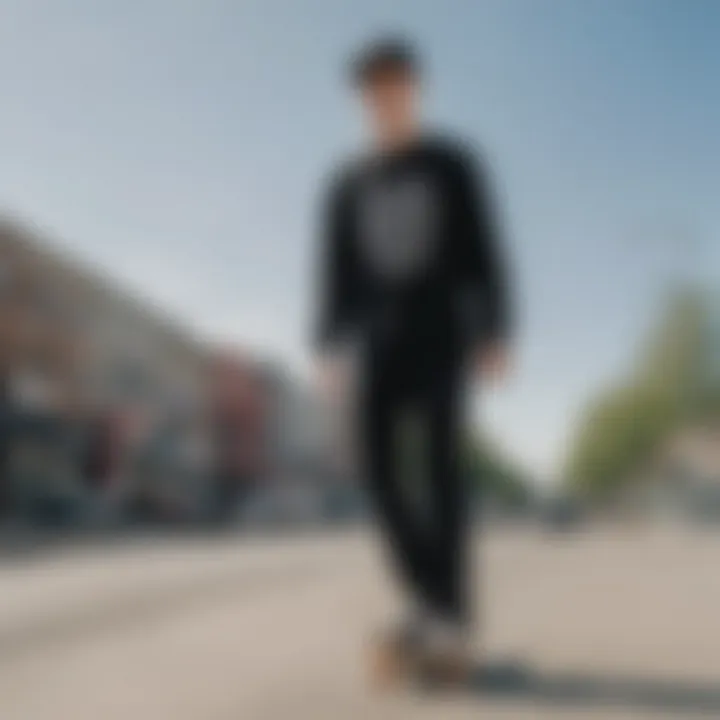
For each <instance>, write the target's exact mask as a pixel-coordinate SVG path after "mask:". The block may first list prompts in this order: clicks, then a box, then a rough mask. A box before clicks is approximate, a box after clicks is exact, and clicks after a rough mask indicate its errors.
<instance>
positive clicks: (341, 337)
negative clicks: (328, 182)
mask: <svg viewBox="0 0 720 720" xmlns="http://www.w3.org/2000/svg"><path fill="white" fill-rule="evenodd" d="M348 195H349V191H348V187H347V184H346V182H342V181H336V182H335V183H334V184H333V185H332V186H331V188H330V191H329V192H328V196H327V198H326V202H325V207H324V209H323V212H322V217H321V223H320V243H319V245H320V248H319V257H318V267H319V277H318V290H319V293H318V294H319V300H318V308H317V318H316V324H315V336H314V345H315V348H316V349H317V350H319V351H322V352H326V351H332V350H336V349H341V348H342V347H344V346H345V345H346V344H347V343H348V342H350V340H351V339H352V336H353V334H354V332H355V331H356V330H357V317H358V311H359V268H358V263H357V258H356V255H355V252H354V250H353V243H352V230H353V223H352V218H351V213H350V208H349V197H348Z"/></svg>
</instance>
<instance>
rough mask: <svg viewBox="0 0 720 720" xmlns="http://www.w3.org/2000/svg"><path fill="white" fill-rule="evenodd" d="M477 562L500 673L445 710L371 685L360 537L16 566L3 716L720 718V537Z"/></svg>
mask: <svg viewBox="0 0 720 720" xmlns="http://www.w3.org/2000/svg"><path fill="white" fill-rule="evenodd" d="M478 565H479V567H480V569H481V572H479V573H478V577H480V576H482V577H483V578H484V579H485V584H486V591H485V592H484V593H483V606H484V612H483V616H484V620H483V622H484V641H483V645H484V647H485V649H486V652H487V655H488V657H489V658H490V659H491V660H492V662H491V669H490V672H487V673H485V674H479V675H478V679H477V682H476V683H475V687H472V688H468V689H467V691H466V692H464V693H462V694H458V695H456V696H454V697H434V698H430V697H427V696H425V697H424V696H421V695H419V694H413V693H410V692H407V693H401V694H397V695H396V696H393V697H378V696H375V695H373V694H371V693H369V692H368V691H367V689H366V687H365V685H364V679H363V662H362V658H363V648H364V644H365V641H366V637H367V632H368V629H370V628H372V627H373V625H374V624H375V623H376V622H377V621H378V620H380V619H382V618H384V617H385V616H386V615H387V612H388V609H389V608H390V607H391V605H392V593H391V590H390V587H389V585H388V583H387V582H386V579H385V578H384V577H383V575H382V574H381V573H380V572H379V571H378V568H379V565H378V562H377V555H376V552H375V549H374V547H373V546H372V545H371V544H370V543H369V542H368V540H367V538H366V537H365V536H363V535H362V534H359V533H357V534H345V535H343V534H339V535H325V536H322V537H320V536H318V537H306V538H304V539H296V540H293V541H290V540H277V541H269V542H259V541H255V542H252V543H249V544H248V543H247V541H241V540H233V541H228V540H218V541H212V542H211V541H205V542H203V541H198V540H188V541H183V542H178V541H176V542H174V543H168V544H164V545H163V544H157V543H156V544H154V545H152V546H146V545H138V546H135V547H132V546H131V547H120V548H115V549H114V550H112V551H105V552H100V551H96V552H91V551H77V552H75V553H73V554H70V555H66V556H64V557H60V558H56V559H53V560H50V559H44V560H38V561H36V562H33V563H29V564H14V565H7V566H5V567H3V568H0V597H2V605H0V718H2V720H47V719H50V718H52V719H53V720H98V719H100V718H101V719H102V720H127V719H129V718H132V719H133V720H285V719H286V718H287V719H288V720H294V719H297V720H354V719H357V720H361V719H362V720H367V719H368V718H373V719H376V718H378V719H380V720H384V719H385V718H387V720H405V719H407V718H440V717H442V718H449V719H450V720H454V719H457V720H461V719H464V718H477V717H492V718H508V719H512V720H515V719H517V720H520V719H523V720H524V719H530V718H532V719H536V718H558V717H560V718H565V717H566V718H579V719H583V718H596V719H597V718H602V719H603V720H621V719H623V720H624V719H626V718H658V717H670V718H678V719H684V718H693V717H700V716H705V717H713V718H717V717H720V619H719V618H718V608H720V535H719V536H710V535H701V534H688V533H685V534H683V533H679V532H673V533H671V532H668V531H666V532H646V531H642V532H633V533H630V532H627V531H626V532H623V533H620V532H613V533H610V532H599V531H597V532H593V533H588V534H584V535H580V536H578V537H575V538H572V539H556V538H551V537H547V536H542V535H540V534H538V533H533V532H523V533H519V532H518V533H509V532H503V533H500V532H498V533H494V534H492V535H491V536H489V537H488V538H487V540H486V542H485V543H484V544H483V551H482V553H481V554H479V556H478Z"/></svg>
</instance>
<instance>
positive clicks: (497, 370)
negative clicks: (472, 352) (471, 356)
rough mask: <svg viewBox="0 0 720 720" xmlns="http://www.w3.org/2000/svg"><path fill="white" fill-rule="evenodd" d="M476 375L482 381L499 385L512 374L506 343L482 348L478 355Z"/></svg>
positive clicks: (497, 343) (495, 343) (496, 343)
mask: <svg viewBox="0 0 720 720" xmlns="http://www.w3.org/2000/svg"><path fill="white" fill-rule="evenodd" d="M475 370H476V374H477V376H478V377H479V379H480V380H482V381H489V382H491V383H493V384H499V383H502V382H504V381H505V379H506V378H507V376H508V374H509V372H510V353H509V352H508V349H507V347H506V345H505V344H504V343H501V342H494V343H492V344H490V345H487V346H483V347H481V348H480V349H479V350H478V352H477V355H476V367H475Z"/></svg>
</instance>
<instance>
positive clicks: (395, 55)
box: [350, 36, 420, 85]
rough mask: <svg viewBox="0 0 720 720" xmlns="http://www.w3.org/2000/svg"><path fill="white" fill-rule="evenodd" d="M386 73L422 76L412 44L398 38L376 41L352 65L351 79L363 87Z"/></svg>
mask: <svg viewBox="0 0 720 720" xmlns="http://www.w3.org/2000/svg"><path fill="white" fill-rule="evenodd" d="M385 72H402V73H407V74H408V75H419V74H420V60H419V58H418V54H417V51H416V50H415V48H414V47H413V45H412V44H411V43H410V42H408V41H407V40H405V39H403V38H400V37H397V36H393V37H384V38H380V39H378V40H374V41H372V42H370V43H368V44H367V45H366V46H365V47H364V48H362V49H361V50H360V51H359V52H358V53H357V54H356V55H355V56H354V57H353V59H352V61H351V63H350V77H351V80H352V82H353V84H355V85H363V84H365V83H366V82H368V81H369V80H372V79H373V78H375V77H377V76H378V75H380V74H382V73H385Z"/></svg>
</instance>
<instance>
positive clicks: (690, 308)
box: [565, 288, 720, 496]
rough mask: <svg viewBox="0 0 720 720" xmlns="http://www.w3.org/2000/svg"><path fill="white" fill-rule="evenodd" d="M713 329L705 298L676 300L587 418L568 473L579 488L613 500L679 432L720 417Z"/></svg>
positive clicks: (685, 295)
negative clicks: (710, 348)
mask: <svg viewBox="0 0 720 720" xmlns="http://www.w3.org/2000/svg"><path fill="white" fill-rule="evenodd" d="M709 328H710V313H709V309H708V303H707V302H706V300H705V298H704V297H703V295H702V294H701V293H700V292H698V291H697V290H694V289H692V288H685V289H682V290H680V291H678V292H676V293H675V294H674V295H673V296H672V298H671V300H670V302H669V304H668V306H667V308H666V310H665V312H664V313H663V316H662V317H661V320H660V322H659V323H658V325H657V326H656V327H655V328H654V330H653V332H652V333H651V335H650V338H649V340H648V341H647V342H646V343H645V345H644V347H643V348H642V350H641V352H640V354H639V356H638V358H637V361H636V363H635V365H634V367H633V368H632V371H631V372H630V373H629V376H628V378H627V379H625V380H623V381H622V382H620V383H618V384H617V386H615V387H613V388H610V389H609V390H608V391H606V392H604V393H601V394H600V395H599V397H597V398H596V399H595V400H594V401H592V402H591V403H590V404H589V406H588V409H587V410H586V412H585V414H584V417H583V418H582V419H581V421H580V423H579V431H578V433H577V436H576V440H575V442H574V445H573V447H572V450H571V452H570V455H569V458H568V462H567V466H566V470H565V478H566V481H567V484H568V485H569V487H570V488H571V489H572V490H576V491H579V492H582V493H584V494H590V495H595V496H602V495H608V494H611V493H612V492H613V491H615V490H617V489H619V488H621V487H623V486H624V485H625V484H626V483H627V482H628V481H630V480H631V478H632V477H634V476H636V475H637V473H638V471H640V470H642V469H643V467H644V466H645V464H646V463H648V462H649V461H650V460H651V458H652V457H653V454H654V452H655V451H656V450H657V449H658V448H659V447H660V446H661V445H662V443H663V442H664V441H665V439H666V438H667V437H668V435H669V434H670V433H672V432H673V431H674V430H675V429H677V428H678V427H680V426H681V425H683V424H684V423H686V422H690V421H692V420H696V419H699V418H702V417H707V416H709V415H710V414H711V413H717V414H718V415H720V412H719V411H720V387H718V385H717V382H716V381H714V380H713V379H712V374H708V372H707V369H708V368H710V367H711V366H712V363H708V362H707V360H708V342H707V341H708V338H709V335H710V332H709ZM714 383H715V384H714Z"/></svg>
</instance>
